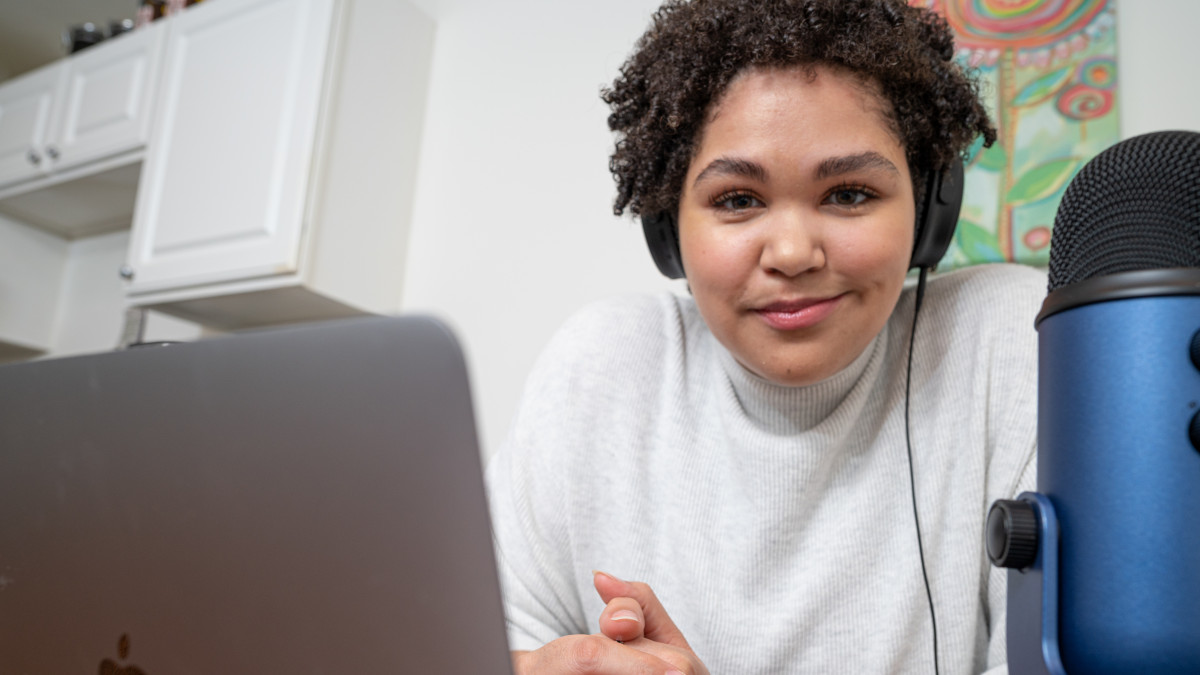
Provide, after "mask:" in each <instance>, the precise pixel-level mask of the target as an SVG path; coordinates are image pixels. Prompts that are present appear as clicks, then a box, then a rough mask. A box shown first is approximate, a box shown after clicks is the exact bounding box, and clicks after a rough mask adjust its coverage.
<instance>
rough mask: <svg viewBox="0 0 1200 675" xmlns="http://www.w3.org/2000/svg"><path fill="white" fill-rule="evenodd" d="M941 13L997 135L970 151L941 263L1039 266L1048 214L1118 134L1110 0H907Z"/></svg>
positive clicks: (1045, 252) (1045, 250)
mask: <svg viewBox="0 0 1200 675" xmlns="http://www.w3.org/2000/svg"><path fill="white" fill-rule="evenodd" d="M909 1H910V3H911V4H913V5H918V6H922V7H931V8H933V9H934V10H936V11H938V12H940V13H941V14H942V15H943V16H945V17H946V20H947V21H948V22H949V24H950V26H951V28H952V29H953V30H954V33H955V43H956V49H957V55H956V58H958V59H959V60H960V61H961V62H962V63H963V64H964V65H966V66H968V67H970V68H973V69H975V70H976V71H977V72H978V77H979V81H980V83H981V85H982V91H983V95H984V98H985V100H986V102H987V104H988V109H989V112H990V113H991V114H992V119H993V121H994V122H995V124H996V129H997V132H998V138H997V140H996V143H995V144H994V145H993V146H992V147H991V148H986V149H985V148H983V147H982V143H981V142H979V143H976V145H975V146H974V147H973V148H972V149H971V151H970V158H969V160H968V163H967V178H966V193H965V195H964V198H963V208H962V213H961V215H960V217H959V222H958V229H957V231H956V233H955V241H954V244H953V245H952V246H951V247H950V250H949V251H948V252H947V254H946V257H945V258H943V259H942V262H941V264H940V265H939V269H941V270H947V269H953V268H956V267H964V266H967V265H974V264H978V263H984V262H1000V261H1009V262H1020V263H1025V264H1029V265H1038V266H1044V265H1046V264H1047V263H1048V262H1049V259H1050V232H1051V229H1052V226H1053V224H1054V214H1055V211H1056V210H1057V209H1058V203H1059V200H1060V199H1061V198H1062V193H1063V191H1064V190H1065V189H1066V186H1067V184H1068V183H1069V182H1070V180H1071V178H1072V177H1074V175H1075V173H1076V172H1078V171H1079V169H1080V168H1082V167H1083V165H1084V164H1085V163H1087V161H1088V160H1089V159H1091V158H1092V157H1094V156H1095V155H1096V154H1098V153H1099V152H1100V151H1102V150H1104V149H1105V148H1107V147H1108V146H1110V145H1112V144H1114V143H1116V142H1117V141H1118V140H1119V136H1118V134H1119V129H1118V126H1117V105H1116V102H1117V101H1116V99H1117V68H1116V35H1115V25H1116V17H1115V11H1116V9H1115V6H1114V5H1115V0H909Z"/></svg>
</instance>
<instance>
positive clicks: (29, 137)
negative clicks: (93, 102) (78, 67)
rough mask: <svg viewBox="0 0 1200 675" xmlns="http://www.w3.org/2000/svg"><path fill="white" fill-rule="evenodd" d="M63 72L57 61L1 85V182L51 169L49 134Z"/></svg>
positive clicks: (20, 179) (40, 173) (30, 176)
mask: <svg viewBox="0 0 1200 675" xmlns="http://www.w3.org/2000/svg"><path fill="white" fill-rule="evenodd" d="M62 73H63V71H62V65H61V64H57V65H54V66H51V67H48V68H43V69H41V70H37V71H34V72H32V73H29V74H27V75H23V76H21V77H19V78H17V79H15V80H11V81H9V82H6V83H5V84H4V85H3V86H0V186H5V185H10V184H12V183H17V182H20V181H23V180H27V179H29V178H34V177H36V176H39V175H42V174H43V173H44V172H46V171H48V170H49V169H48V166H49V163H50V162H49V160H47V158H46V155H45V143H46V134H47V128H48V125H49V122H50V105H51V102H52V101H53V99H54V92H55V90H56V89H57V88H58V85H59V80H60V78H61V77H62Z"/></svg>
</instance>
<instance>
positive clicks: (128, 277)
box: [118, 265, 133, 281]
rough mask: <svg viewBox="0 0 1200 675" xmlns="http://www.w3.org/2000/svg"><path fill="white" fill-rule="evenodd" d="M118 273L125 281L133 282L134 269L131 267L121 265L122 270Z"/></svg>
mask: <svg viewBox="0 0 1200 675" xmlns="http://www.w3.org/2000/svg"><path fill="white" fill-rule="evenodd" d="M118 273H119V274H120V275H121V278H122V279H124V280H125V281H133V268H132V267H130V266H129V265H121V269H120V270H118Z"/></svg>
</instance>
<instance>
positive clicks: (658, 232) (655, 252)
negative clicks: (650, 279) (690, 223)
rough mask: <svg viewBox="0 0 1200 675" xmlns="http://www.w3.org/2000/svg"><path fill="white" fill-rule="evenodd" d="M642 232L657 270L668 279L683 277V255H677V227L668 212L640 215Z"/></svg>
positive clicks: (673, 218)
mask: <svg viewBox="0 0 1200 675" xmlns="http://www.w3.org/2000/svg"><path fill="white" fill-rule="evenodd" d="M642 232H643V233H644V234H645V235H646V245H647V246H649V247H650V256H651V257H652V258H654V264H655V265H657V266H658V271H659V272H662V273H663V274H665V275H666V276H667V277H668V278H670V279H682V278H683V257H682V256H680V255H679V229H678V228H677V227H676V225H675V217H674V216H673V215H671V214H670V213H666V212H664V213H659V214H656V215H653V216H646V215H643V216H642Z"/></svg>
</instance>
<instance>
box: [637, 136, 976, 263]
mask: <svg viewBox="0 0 1200 675" xmlns="http://www.w3.org/2000/svg"><path fill="white" fill-rule="evenodd" d="M962 200H963V163H962V161H961V160H958V161H955V162H954V163H953V164H951V165H950V167H949V168H947V169H946V170H945V171H930V172H928V173H926V174H925V194H924V199H922V200H921V204H919V205H918V208H917V236H916V244H915V245H913V253H912V259H911V260H910V261H909V263H908V266H909V268H913V267H926V268H932V267H933V266H934V265H937V264H938V261H939V260H941V259H942V256H944V255H946V250H947V249H949V248H950V242H951V241H952V240H953V239H954V227H955V226H956V225H957V224H958V212H959V209H961V208H962ZM642 231H643V232H644V233H645V235H646V244H647V245H648V246H649V247H650V256H651V257H653V258H654V264H655V265H657V266H658V271H659V272H662V273H663V274H665V275H666V276H667V277H669V278H671V279H682V278H683V257H682V256H681V255H680V254H679V228H678V227H677V226H676V224H675V216H674V214H672V213H669V212H663V213H658V214H655V215H652V216H646V215H643V216H642Z"/></svg>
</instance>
